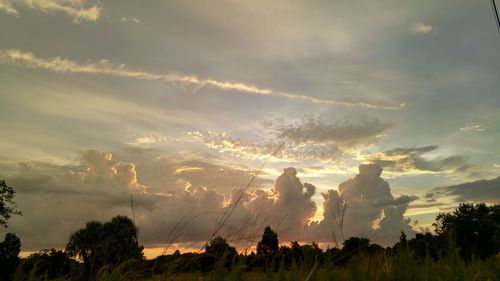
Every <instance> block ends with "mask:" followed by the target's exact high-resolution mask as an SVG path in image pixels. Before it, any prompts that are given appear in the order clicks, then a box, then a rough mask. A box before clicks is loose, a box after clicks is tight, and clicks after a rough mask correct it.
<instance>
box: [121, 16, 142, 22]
mask: <svg viewBox="0 0 500 281" xmlns="http://www.w3.org/2000/svg"><path fill="white" fill-rule="evenodd" d="M122 22H132V23H141V20H140V19H139V18H136V17H123V18H122Z"/></svg>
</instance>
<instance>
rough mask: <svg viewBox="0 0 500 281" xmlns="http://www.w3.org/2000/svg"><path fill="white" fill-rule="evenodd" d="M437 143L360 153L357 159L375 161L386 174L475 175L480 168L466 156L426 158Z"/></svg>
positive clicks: (436, 147) (435, 148)
mask: <svg viewBox="0 0 500 281" xmlns="http://www.w3.org/2000/svg"><path fill="white" fill-rule="evenodd" d="M437 149H438V146H437V145H430V146H424V147H415V148H396V149H393V150H389V151H384V152H380V153H375V154H367V155H361V157H360V159H359V160H362V161H366V162H372V163H377V164H379V165H380V166H382V167H383V168H384V170H386V173H387V174H392V175H395V176H399V175H402V174H407V175H408V174H450V175H456V174H464V175H466V176H469V177H475V176H477V175H478V173H479V172H480V170H481V167H480V166H478V165H473V164H470V163H469V162H468V157H466V156H463V155H451V156H446V157H434V158H426V157H424V154H426V153H429V152H434V151H435V150H437Z"/></svg>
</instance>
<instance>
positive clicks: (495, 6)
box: [490, 0, 500, 34]
mask: <svg viewBox="0 0 500 281" xmlns="http://www.w3.org/2000/svg"><path fill="white" fill-rule="evenodd" d="M490 2H491V8H492V9H493V15H494V16H495V22H496V24H497V29H498V34H500V17H499V16H498V10H497V5H496V3H495V0H490Z"/></svg>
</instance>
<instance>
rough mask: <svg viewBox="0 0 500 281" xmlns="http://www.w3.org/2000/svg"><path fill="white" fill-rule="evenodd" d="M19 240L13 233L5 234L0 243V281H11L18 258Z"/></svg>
mask: <svg viewBox="0 0 500 281" xmlns="http://www.w3.org/2000/svg"><path fill="white" fill-rule="evenodd" d="M20 251H21V240H20V239H19V237H17V236H16V235H15V234H13V233H7V234H5V238H4V240H3V242H0V281H5V280H11V279H12V276H13V274H14V272H15V271H16V268H17V266H18V265H19V262H20V258H19V252H20Z"/></svg>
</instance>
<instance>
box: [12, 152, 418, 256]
mask: <svg viewBox="0 0 500 281" xmlns="http://www.w3.org/2000/svg"><path fill="white" fill-rule="evenodd" d="M148 151H149V150H148ZM141 153H142V150H140V152H137V154H136V155H138V156H141V155H142V158H141V157H136V158H137V166H136V165H135V164H134V163H131V162H127V161H116V160H114V156H113V155H112V154H111V153H109V152H101V151H97V150H88V151H85V152H84V153H83V155H82V162H81V164H75V165H73V166H69V165H63V166H61V165H55V164H48V163H45V164H44V163H33V164H31V165H28V164H21V165H20V166H19V172H18V174H16V175H13V176H10V177H8V178H7V181H8V182H9V183H10V184H11V185H13V186H14V187H15V188H16V190H17V191H18V196H17V198H16V200H17V201H18V203H19V206H20V208H21V209H22V210H23V212H24V214H25V215H24V216H23V217H16V218H14V219H13V220H12V223H11V229H9V231H15V232H16V233H18V234H19V235H20V236H21V238H22V239H23V245H24V247H25V249H36V248H42V247H62V246H63V245H64V243H65V241H66V240H67V238H68V236H69V235H70V233H71V232H72V231H75V230H76V229H78V228H80V227H82V226H83V225H84V223H85V222H87V221H89V220H96V219H97V220H105V219H109V218H111V217H113V216H116V215H118V214H125V215H131V209H130V194H131V193H132V194H133V199H134V206H135V218H136V222H137V224H138V226H139V228H140V236H139V237H140V239H141V242H142V243H144V244H145V245H146V246H157V245H162V244H163V245H164V243H171V244H174V243H195V244H196V243H198V244H199V243H203V242H204V241H206V240H207V239H209V238H210V237H211V235H212V234H214V233H215V231H216V230H217V232H216V234H218V235H222V236H224V237H227V238H228V239H229V240H230V241H233V242H234V243H238V247H240V248H245V247H248V246H251V245H255V243H256V242H257V241H258V239H259V237H260V235H261V233H262V229H263V228H264V227H265V226H267V225H269V226H271V227H272V228H273V229H275V230H276V231H277V232H278V234H279V235H280V239H281V241H289V240H299V241H310V240H313V239H314V240H317V241H331V240H332V237H331V233H332V231H335V225H334V224H333V222H332V220H333V219H334V217H333V214H334V212H335V211H336V210H337V209H336V205H335V203H336V202H337V201H338V200H340V201H341V202H346V203H347V204H348V208H347V211H346V214H345V218H346V222H345V233H344V234H345V235H346V236H347V235H358V236H359V235H362V236H368V237H375V238H376V237H378V235H396V237H397V235H398V233H399V231H401V230H404V231H406V232H407V233H408V234H410V233H411V231H410V230H409V228H407V226H408V220H405V219H404V218H403V214H404V212H405V211H406V209H407V207H408V203H409V202H411V201H413V200H414V197H411V196H401V197H398V198H394V197H393V196H392V194H391V192H390V188H389V186H388V184H387V182H385V181H384V180H383V179H381V178H380V173H381V171H382V169H381V168H380V167H379V166H377V165H362V166H360V168H359V170H360V174H358V175H356V177H355V178H354V179H351V180H348V181H346V182H344V183H343V184H341V185H340V186H339V189H338V191H337V190H329V191H328V192H326V193H324V194H323V197H324V199H325V202H324V203H323V206H324V220H323V221H321V222H317V221H312V218H313V217H314V215H315V212H316V210H317V208H316V203H315V202H314V201H313V199H312V198H313V197H314V196H315V194H316V187H315V186H314V185H313V184H310V183H302V182H301V180H300V179H299V177H298V174H297V170H296V169H295V168H292V167H289V168H285V169H284V170H283V173H282V174H281V175H280V176H279V177H278V178H277V179H276V181H275V182H274V185H270V186H269V187H263V186H259V185H257V184H256V185H253V186H252V187H251V188H250V189H246V190H245V189H244V187H245V185H246V184H247V183H248V179H249V174H248V173H245V172H244V173H240V172H239V171H237V170H236V169H234V170H233V171H230V172H231V173H233V174H229V175H227V174H226V175H224V171H225V170H221V169H222V168H221V167H222V166H220V165H217V164H210V163H205V162H203V161H197V160H186V161H178V160H179V159H172V160H171V161H167V160H165V159H163V160H162V158H161V157H158V155H156V158H157V160H156V162H155V161H154V160H153V159H154V158H155V157H151V155H155V154H154V153H153V154H151V155H149V154H147V153H143V154H141ZM115 156H116V155H115ZM118 158H119V159H121V158H122V157H121V156H119V157H118ZM149 160H152V161H149ZM162 163H163V165H162ZM165 163H168V165H167V164H165ZM175 163H177V164H175ZM145 164H146V165H145ZM136 167H137V168H136ZM225 169H227V170H230V168H228V167H226V168H225ZM148 173H149V174H148ZM221 173H222V174H221ZM159 174H166V175H167V176H166V177H164V178H160V179H159V180H160V181H165V183H166V185H165V184H164V185H161V184H158V182H154V181H153V182H148V178H150V177H151V176H152V175H159ZM171 177H173V178H174V179H170V180H169V178H171ZM218 177H220V178H221V179H219V180H218V179H217V178H218ZM236 178H239V180H236ZM139 179H140V180H139ZM224 181H226V182H231V184H230V185H229V184H227V183H226V184H225V185H224ZM262 182H265V181H264V180H262ZM155 185H156V186H155ZM222 186H225V187H224V188H221V187H222ZM230 186H231V187H230ZM146 187H147V188H146ZM61 209H64V210H68V211H66V212H60V210H61ZM229 213H231V216H229V217H228V219H223V218H224V217H226V216H227V215H228V214H229ZM222 222H224V223H223V224H222ZM375 224H376V225H377V227H374V225H375Z"/></svg>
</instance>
